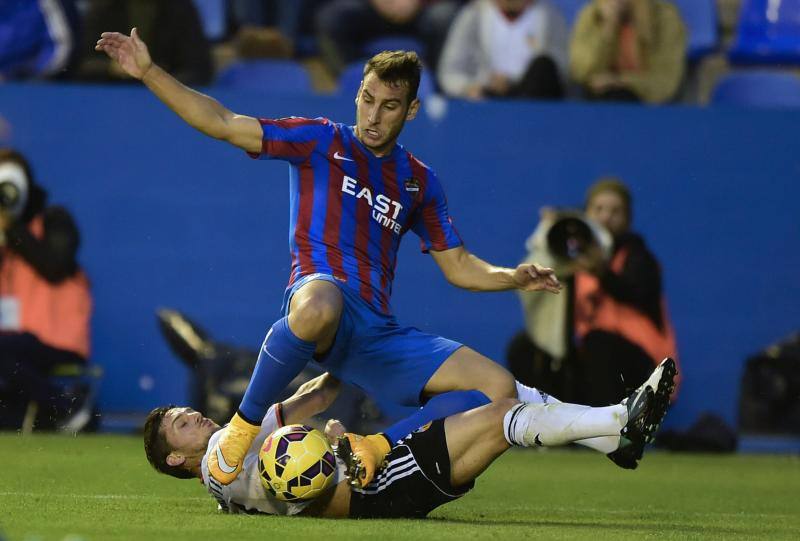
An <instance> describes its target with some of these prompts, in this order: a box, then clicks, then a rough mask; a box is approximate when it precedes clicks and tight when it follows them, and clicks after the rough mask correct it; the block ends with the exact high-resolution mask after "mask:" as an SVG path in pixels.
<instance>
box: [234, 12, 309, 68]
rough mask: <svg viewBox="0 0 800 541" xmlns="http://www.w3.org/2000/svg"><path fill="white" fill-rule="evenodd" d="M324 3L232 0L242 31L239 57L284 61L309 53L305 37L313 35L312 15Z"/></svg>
mask: <svg viewBox="0 0 800 541" xmlns="http://www.w3.org/2000/svg"><path fill="white" fill-rule="evenodd" d="M321 4H322V0H292V1H288V2H287V1H286V0H231V2H230V15H231V19H232V22H233V24H234V25H235V27H236V28H238V29H239V31H238V34H237V36H236V43H237V46H238V47H237V48H238V50H239V55H240V56H242V57H245V58H254V57H283V58H289V57H291V56H293V55H294V54H295V53H304V52H308V51H306V50H304V49H307V47H304V40H302V38H303V36H304V35H306V34H309V33H312V34H313V28H311V27H310V26H311V25H309V24H308V21H309V20H310V19H311V17H310V15H311V13H312V11H314V10H315V8H317V6H319V5H321Z"/></svg>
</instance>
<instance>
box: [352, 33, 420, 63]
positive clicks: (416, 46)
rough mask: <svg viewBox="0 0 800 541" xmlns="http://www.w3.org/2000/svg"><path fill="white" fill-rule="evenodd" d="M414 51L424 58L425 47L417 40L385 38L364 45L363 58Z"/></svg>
mask: <svg viewBox="0 0 800 541" xmlns="http://www.w3.org/2000/svg"><path fill="white" fill-rule="evenodd" d="M398 50H400V51H415V52H416V53H417V54H418V55H419V56H421V57H422V58H425V46H424V45H423V44H422V43H421V42H420V41H419V40H417V39H414V38H412V37H410V36H386V37H382V38H378V39H374V40H372V41H368V42H367V43H366V44H365V45H364V49H363V51H362V52H363V53H364V56H366V57H370V56H374V55H376V54H378V53H379V52H381V51H398Z"/></svg>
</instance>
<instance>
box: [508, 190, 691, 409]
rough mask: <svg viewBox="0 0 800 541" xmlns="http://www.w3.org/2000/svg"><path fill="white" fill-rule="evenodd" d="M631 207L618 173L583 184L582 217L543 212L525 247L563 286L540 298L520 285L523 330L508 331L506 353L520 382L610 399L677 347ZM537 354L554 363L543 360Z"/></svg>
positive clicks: (597, 400)
mask: <svg viewBox="0 0 800 541" xmlns="http://www.w3.org/2000/svg"><path fill="white" fill-rule="evenodd" d="M631 216H632V213H631V195H630V191H629V190H628V188H627V187H626V186H625V185H624V184H623V183H622V182H620V181H619V180H617V179H614V178H604V179H601V180H599V181H598V182H596V183H595V184H593V185H592V186H591V187H590V188H589V191H588V194H587V197H586V207H585V218H588V219H589V221H588V222H586V221H585V220H584V218H583V217H579V215H576V216H569V215H566V219H565V216H564V215H563V214H561V215H559V216H555V215H553V214H550V213H547V212H545V213H544V214H543V218H542V224H540V226H539V227H537V231H536V232H535V233H534V235H532V237H531V239H529V241H528V249H529V250H530V251H531V254H530V255H529V257H537V259H538V260H540V261H541V263H542V264H548V265H551V266H553V267H554V268H555V269H556V272H557V273H558V275H559V278H560V279H562V281H563V282H564V283H565V284H566V288H565V289H566V291H565V293H566V295H559V296H558V297H562V298H561V299H556V300H552V299H546V301H551V302H547V303H545V302H542V301H541V300H537V299H535V298H534V297H533V296H531V295H526V294H524V293H523V294H521V298H522V301H523V306H524V308H525V313H526V330H527V331H526V332H525V333H520V334H519V335H517V336H516V337H515V338H514V339H513V340H512V343H511V344H510V346H509V352H508V357H509V364H510V367H511V369H512V372H514V374H515V375H516V376H517V377H518V379H521V380H528V381H523V383H529V384H533V385H536V386H537V387H541V388H543V389H544V390H549V391H552V392H553V394H556V396H558V393H561V394H562V395H564V396H566V397H567V399H569V400H573V401H578V402H581V403H586V404H591V405H595V406H601V405H608V404H613V403H616V402H619V401H620V400H621V399H623V398H624V397H625V396H627V395H628V393H629V392H630V390H631V389H634V388H636V387H638V386H639V385H640V384H641V383H642V382H643V381H644V380H645V379H647V376H648V374H649V373H650V372H651V371H652V370H653V366H654V365H657V364H658V363H659V362H660V361H661V360H662V359H663V358H664V357H666V356H671V357H673V358H674V357H676V355H677V351H676V344H675V336H674V332H673V330H672V324H671V323H670V321H669V318H668V316H667V312H666V305H665V303H664V300H663V297H662V290H661V270H660V267H659V265H658V262H657V261H656V259H655V257H654V256H653V254H652V253H651V252H650V251H649V250H648V249H647V246H646V245H645V243H644V240H643V239H642V237H640V236H639V235H637V234H636V233H633V232H632V231H631V230H630V224H631ZM598 226H599V227H600V228H601V229H595V228H597V227H598ZM559 228H560V229H559ZM608 234H610V236H611V237H610V238H608ZM612 239H613V240H612ZM559 247H562V248H559ZM543 251H544V252H546V253H542V252H543ZM543 362H545V363H547V362H549V363H550V364H549V365H547V364H546V365H545V369H542V366H541V364H542V363H543ZM548 368H553V369H552V370H550V373H548V370H547V369H548ZM561 370H564V373H559V374H557V375H556V376H554V373H557V372H559V371H561ZM536 378H540V379H542V378H543V379H544V380H545V381H544V382H542V381H536ZM531 380H533V381H531ZM548 386H549V387H550V388H549V389H548Z"/></svg>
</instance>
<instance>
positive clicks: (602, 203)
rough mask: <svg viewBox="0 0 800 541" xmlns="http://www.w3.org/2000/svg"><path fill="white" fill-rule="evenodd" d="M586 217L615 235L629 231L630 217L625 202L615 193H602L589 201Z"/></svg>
mask: <svg viewBox="0 0 800 541" xmlns="http://www.w3.org/2000/svg"><path fill="white" fill-rule="evenodd" d="M586 215H587V216H588V217H589V218H591V219H592V220H594V221H595V222H597V223H599V224H600V225H602V226H603V227H605V228H606V229H608V231H609V232H610V233H611V234H612V235H614V236H615V237H616V236H617V235H620V234H622V233H625V232H626V231H627V230H628V226H629V223H628V222H629V217H628V212H627V210H626V208H625V201H624V200H623V199H622V197H620V196H619V195H618V194H617V193H615V192H600V193H598V194H596V195H595V196H594V197H592V199H591V200H589V204H588V205H587V207H586Z"/></svg>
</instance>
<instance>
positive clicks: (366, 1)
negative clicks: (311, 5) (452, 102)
mask: <svg viewBox="0 0 800 541" xmlns="http://www.w3.org/2000/svg"><path fill="white" fill-rule="evenodd" d="M460 5H461V2H460V1H456V0H332V1H331V2H330V3H329V4H328V5H326V6H325V7H323V8H322V9H321V10H320V12H319V14H318V16H317V32H318V35H319V45H320V49H321V52H322V54H323V57H324V59H325V62H326V63H327V65H328V67H329V68H330V70H331V71H332V72H333V73H336V74H338V73H340V72H341V71H342V69H343V68H344V67H345V66H346V65H347V64H349V63H350V62H354V61H356V60H359V59H361V58H362V57H364V56H365V55H364V52H363V47H364V45H365V44H366V43H368V42H369V41H370V40H373V39H376V38H380V37H384V36H397V35H407V36H411V37H414V38H417V39H419V40H421V42H422V44H423V45H424V46H425V54H424V58H425V60H426V62H427V64H428V65H429V66H430V67H431V69H433V70H434V71H435V70H436V62H437V60H438V58H439V54H440V51H441V50H442V45H443V43H444V39H445V37H446V36H447V29H448V28H449V27H450V23H451V22H452V20H453V18H454V17H455V15H456V12H457V11H458V8H459V7H460Z"/></svg>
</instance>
